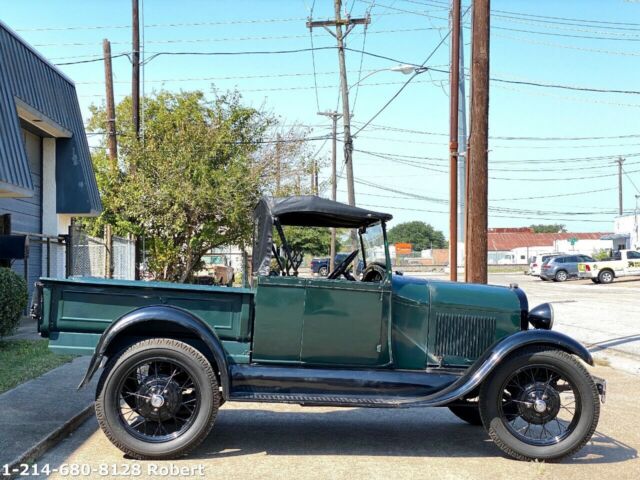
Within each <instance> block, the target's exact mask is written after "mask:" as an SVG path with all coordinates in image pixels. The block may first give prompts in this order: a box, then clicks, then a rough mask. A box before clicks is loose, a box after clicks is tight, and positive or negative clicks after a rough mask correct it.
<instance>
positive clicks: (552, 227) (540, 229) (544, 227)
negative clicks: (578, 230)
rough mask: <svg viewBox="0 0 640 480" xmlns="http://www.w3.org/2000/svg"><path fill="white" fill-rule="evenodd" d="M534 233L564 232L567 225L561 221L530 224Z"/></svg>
mask: <svg viewBox="0 0 640 480" xmlns="http://www.w3.org/2000/svg"><path fill="white" fill-rule="evenodd" d="M529 227H530V228H533V232H534V233H565V232H566V231H567V226H566V225H563V224H561V223H553V224H544V223H541V224H538V225H530V226H529Z"/></svg>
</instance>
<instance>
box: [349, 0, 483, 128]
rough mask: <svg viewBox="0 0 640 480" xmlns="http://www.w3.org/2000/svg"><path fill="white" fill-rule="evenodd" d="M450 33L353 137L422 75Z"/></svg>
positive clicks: (449, 31)
mask: <svg viewBox="0 0 640 480" xmlns="http://www.w3.org/2000/svg"><path fill="white" fill-rule="evenodd" d="M469 8H470V7H467V9H466V10H465V12H464V13H463V14H462V18H464V16H465V15H466V14H467V12H468V11H469ZM449 35H451V29H449V30H448V31H447V33H446V35H444V36H443V37H442V38H441V39H440V41H439V42H438V44H437V45H436V46H435V48H434V49H433V50H432V51H431V53H429V55H427V58H426V59H425V60H424V62H422V63H421V64H420V65H419V66H418V67H417V68H416V70H415V71H414V73H413V75H411V76H410V77H409V78H408V79H407V81H406V82H404V84H403V85H402V86H401V87H400V88H399V89H398V91H397V92H396V93H395V94H394V95H393V96H392V97H391V98H390V99H389V100H388V101H387V103H385V104H384V105H383V106H382V107H381V108H380V109H379V110H378V111H377V112H376V113H375V114H374V115H373V116H372V117H371V118H370V119H369V120H367V121H366V122H365V124H364V125H363V126H362V127H360V128H359V129H358V130H357V131H356V133H354V134H353V137H356V136H357V135H358V134H359V133H360V132H361V131H362V130H364V129H365V128H367V126H368V125H369V124H370V123H371V122H373V121H374V120H375V119H376V118H378V116H379V115H380V114H381V113H382V112H384V111H385V110H386V108H387V107H388V106H389V105H391V103H392V102H393V101H394V100H395V99H396V98H398V96H399V95H400V94H401V93H402V91H403V90H404V89H405V88H407V86H408V85H409V84H410V83H411V82H412V81H413V79H414V78H416V77H417V76H418V75H420V74H421V73H424V72H425V71H426V70H424V66H425V65H426V64H427V62H428V61H429V60H431V57H433V55H434V54H435V53H436V52H437V51H438V49H439V48H440V47H441V46H442V44H444V41H445V40H446V39H447V38H449Z"/></svg>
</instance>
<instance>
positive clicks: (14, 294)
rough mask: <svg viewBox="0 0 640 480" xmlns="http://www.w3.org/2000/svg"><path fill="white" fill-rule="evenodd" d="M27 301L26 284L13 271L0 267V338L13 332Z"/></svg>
mask: <svg viewBox="0 0 640 480" xmlns="http://www.w3.org/2000/svg"><path fill="white" fill-rule="evenodd" d="M27 301H28V293H27V282H25V281H24V279H23V278H22V277H21V276H20V275H18V274H17V273H15V272H14V271H12V270H10V269H8V268H1V267H0V337H4V336H6V335H11V334H12V333H13V332H15V330H16V328H18V324H19V323H20V317H21V316H22V311H23V310H24V309H25V308H27Z"/></svg>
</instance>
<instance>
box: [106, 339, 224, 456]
mask: <svg viewBox="0 0 640 480" xmlns="http://www.w3.org/2000/svg"><path fill="white" fill-rule="evenodd" d="M220 397H221V395H220V391H219V388H218V382H217V378H216V375H215V373H214V371H213V369H212V367H211V364H210V363H209V361H208V360H207V358H206V357H205V356H204V355H203V354H202V353H201V352H200V351H199V350H196V349H195V348H193V347H191V346H190V345H188V344H186V343H184V342H180V341H178V340H173V339H168V338H152V339H149V340H144V341H141V342H138V343H136V344H134V345H132V346H131V347H129V348H128V349H126V350H124V351H123V352H121V353H120V354H118V355H114V356H113V357H112V358H111V359H110V360H109V362H108V363H107V365H106V367H105V370H104V372H103V374H102V376H101V377H100V382H99V383H98V388H97V394H96V417H97V418H98V423H99V424H100V428H102V431H103V432H104V433H105V434H106V436H107V437H108V438H109V440H110V441H111V442H112V443H113V444H114V445H115V446H116V447H118V448H119V449H120V450H122V451H123V452H124V453H126V454H128V455H130V456H131V457H133V458H137V459H171V458H177V457H180V456H183V455H185V454H186V453H188V452H189V451H190V450H192V449H193V448H195V447H196V446H197V445H198V444H199V443H200V442H202V440H204V439H205V438H206V436H207V435H208V433H209V431H210V430H211V428H212V427H213V423H214V421H215V418H216V414H217V412H218V407H219V406H220V401H221V399H220Z"/></svg>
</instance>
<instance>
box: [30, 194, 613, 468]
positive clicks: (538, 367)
mask: <svg viewBox="0 0 640 480" xmlns="http://www.w3.org/2000/svg"><path fill="white" fill-rule="evenodd" d="M254 215H255V220H256V223H257V227H258V228H257V229H256V230H257V231H258V232H262V233H263V234H258V235H256V239H255V242H254V245H253V255H252V262H253V270H252V271H253V272H254V274H255V275H256V277H255V278H254V279H253V288H223V287H215V286H200V285H181V284H172V283H166V282H135V281H122V280H106V279H88V278H87V279H49V278H43V279H40V281H39V283H38V284H37V288H36V295H35V297H34V300H33V304H32V314H33V316H34V318H35V319H36V320H37V325H38V330H39V331H40V334H41V335H42V336H43V337H48V338H49V346H50V348H51V349H52V350H53V351H54V352H57V353H73V354H87V355H91V360H90V362H89V366H88V369H87V372H86V374H85V377H84V379H83V380H82V382H81V384H80V387H83V386H85V385H86V384H87V383H88V382H89V381H90V380H91V378H92V377H93V376H94V374H95V373H96V372H97V371H98V370H99V369H100V368H103V370H102V373H101V375H100V381H99V382H98V386H97V392H96V402H95V409H96V416H97V418H98V423H99V424H100V427H101V428H102V430H103V431H104V433H105V434H106V436H107V437H108V439H109V440H110V441H111V442H112V443H113V444H114V445H116V446H117V447H118V448H119V449H121V450H122V451H123V452H125V453H126V454H127V455H129V456H131V457H133V458H138V459H166V458H176V457H179V456H181V455H184V454H186V453H187V452H189V451H191V450H192V449H193V448H194V447H195V446H196V445H198V444H199V443H200V442H201V441H202V440H203V439H204V438H205V437H206V436H207V435H208V433H209V431H210V430H211V428H212V427H213V424H214V421H215V418H216V414H217V412H218V410H219V408H220V407H221V406H223V404H224V403H226V402H232V401H236V402H263V403H294V404H300V405H314V406H332V407H360V408H363V407H390V408H408V407H447V408H449V409H450V410H451V411H452V412H453V413H454V414H455V415H457V416H458V417H459V418H461V419H462V420H463V421H466V422H468V423H470V424H473V425H483V426H484V427H485V428H486V430H487V431H488V434H489V436H490V437H491V438H492V439H493V440H494V442H495V444H496V445H497V447H498V448H500V449H502V450H503V451H504V452H505V453H506V454H507V455H509V456H511V457H513V458H516V459H520V460H530V459H538V460H552V459H558V458H562V457H565V456H567V455H572V454H574V453H575V452H576V451H578V450H579V449H580V448H582V447H583V446H584V445H585V444H586V443H587V442H588V441H589V439H590V438H591V435H592V434H593V432H594V431H595V429H596V426H597V422H598V417H599V414H600V401H604V397H605V394H606V382H605V381H604V380H602V379H599V378H597V377H593V376H591V375H590V374H589V372H588V370H587V368H586V366H587V365H592V366H593V358H592V356H591V354H590V353H589V351H588V350H587V349H586V348H585V347H584V346H582V345H581V344H579V343H578V342H576V341H575V340H573V339H572V338H570V337H568V336H567V335H564V334H562V333H560V332H556V331H554V330H552V326H553V309H552V308H551V305H549V304H542V305H539V306H537V307H535V308H533V309H529V305H528V300H527V296H526V294H525V293H524V292H523V291H522V290H521V289H520V288H518V287H517V285H511V286H509V287H503V286H491V285H474V284H468V283H456V282H443V281H438V280H431V279H425V278H413V277H410V276H407V275H399V274H395V273H394V272H392V270H391V256H390V254H389V243H388V241H387V233H386V223H387V222H388V221H389V220H391V218H392V217H391V215H389V214H387V213H381V212H375V211H371V210H366V209H362V208H358V207H353V206H349V205H345V204H341V203H337V202H333V201H330V200H326V199H323V198H319V197H315V196H296V197H286V198H263V199H262V200H261V201H260V202H259V204H258V206H257V207H256V209H255V214H254ZM274 225H275V226H276V227H277V228H276V230H277V232H278V235H279V237H280V240H281V242H282V245H283V246H284V249H283V250H284V252H285V255H287V256H289V255H290V254H291V251H290V249H289V248H288V246H287V245H288V243H287V239H286V238H285V234H284V229H283V228H281V227H282V226H285V225H291V226H299V227H302V226H304V227H309V226H315V227H339V228H357V229H358V231H359V235H360V245H361V248H362V249H363V251H362V258H363V261H364V265H365V268H364V271H363V274H362V278H361V279H360V280H356V279H355V278H354V276H353V275H351V274H350V273H349V265H350V264H351V263H352V262H353V261H354V259H355V258H356V257H357V256H358V254H359V251H358V250H354V251H352V252H351V253H350V254H349V255H348V257H347V258H345V259H344V261H343V262H342V263H341V264H340V265H339V266H338V267H336V269H335V271H333V272H331V273H329V275H328V276H327V277H326V278H300V277H298V276H297V272H296V271H295V269H294V270H293V271H291V272H290V271H289V270H288V269H286V270H285V271H283V272H282V273H283V274H282V275H280V276H269V272H270V271H271V265H270V264H271V256H272V254H273V251H274V248H273V238H272V231H273V227H274ZM379 252H381V253H379ZM290 263H291V264H293V265H295V264H294V262H290ZM583 362H584V363H583ZM376 414H377V413H376ZM396 427H398V428H402V427H401V426H400V425H396ZM232 428H233V427H232ZM312 434H313V432H312V431H309V435H312ZM432 440H433V439H429V432H427V431H425V441H432ZM381 453H383V452H381Z"/></svg>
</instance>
